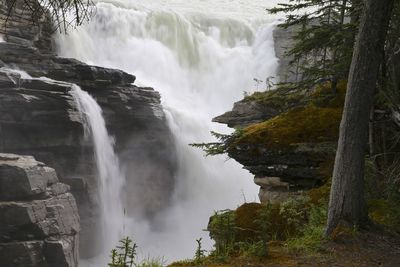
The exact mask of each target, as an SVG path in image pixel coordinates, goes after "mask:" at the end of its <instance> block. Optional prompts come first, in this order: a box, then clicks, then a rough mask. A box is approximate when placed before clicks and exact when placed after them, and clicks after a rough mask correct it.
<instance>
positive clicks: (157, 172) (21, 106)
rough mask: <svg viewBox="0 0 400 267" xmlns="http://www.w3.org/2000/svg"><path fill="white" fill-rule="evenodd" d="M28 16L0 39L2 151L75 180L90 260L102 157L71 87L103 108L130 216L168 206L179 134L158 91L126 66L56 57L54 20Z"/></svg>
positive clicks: (1, 0) (0, 11) (14, 21)
mask: <svg viewBox="0 0 400 267" xmlns="http://www.w3.org/2000/svg"><path fill="white" fill-rule="evenodd" d="M20 2H23V1H17V7H19V5H21V3H20ZM20 7H21V8H22V6H20ZM16 12H17V13H18V9H17V11H16ZM5 14H7V2H6V1H5V0H0V22H1V23H0V24H2V23H4V15H5ZM21 16H22V18H21ZM28 18H29V12H25V13H18V16H12V17H11V18H10V19H9V23H8V28H7V32H6V34H5V35H4V39H5V41H6V42H0V152H7V153H17V154H25V155H27V154H28V155H33V156H35V158H36V159H38V160H40V161H41V162H44V163H46V164H47V165H49V166H51V167H53V168H55V169H56V171H57V173H58V175H59V178H60V180H61V181H62V182H64V183H67V184H69V185H71V190H72V193H73V194H74V196H75V197H76V199H77V202H78V208H79V212H80V215H81V222H82V235H81V246H82V254H83V256H84V257H86V256H88V257H89V256H92V252H93V248H94V247H95V245H93V244H95V243H96V242H95V241H94V240H93V238H95V236H96V234H95V232H94V231H95V230H96V224H97V221H98V220H97V219H98V217H97V215H98V214H97V213H98V212H97V209H96V203H98V199H97V193H96V190H97V189H96V185H97V183H96V169H95V159H94V154H93V144H92V143H91V140H90V136H85V134H84V123H83V122H82V119H81V117H80V116H79V114H78V111H77V107H76V103H75V102H74V100H73V98H72V96H71V95H70V90H71V84H72V83H74V84H77V85H79V86H80V87H81V88H82V89H83V90H86V91H87V92H89V93H90V94H91V95H92V96H93V97H94V98H95V99H96V101H97V102H98V103H99V105H100V106H101V108H102V110H103V116H104V117H105V121H106V124H107V125H106V126H107V129H108V131H109V133H110V134H111V135H112V136H113V137H114V138H115V149H116V152H117V154H118V155H119V157H120V163H121V165H122V166H121V167H122V169H124V170H125V171H126V176H127V185H126V187H125V189H126V192H124V193H125V195H126V199H127V202H129V203H130V205H127V207H126V210H127V212H128V213H135V214H136V215H137V216H146V217H152V216H154V215H155V214H156V213H157V212H158V211H159V210H160V209H163V208H164V207H165V206H167V205H168V203H169V200H170V197H171V195H172V191H173V187H174V183H175V181H174V174H175V169H176V156H175V146H174V143H173V138H172V134H171V132H170V130H169V128H168V125H167V121H166V118H165V114H164V112H163V109H162V107H161V104H160V95H159V94H158V92H156V91H155V90H153V89H152V88H142V87H137V86H135V85H133V84H132V83H133V82H134V81H135V76H133V75H130V74H127V73H125V72H123V71H120V70H115V69H107V68H101V67H95V66H89V65H86V64H84V63H82V62H79V61H77V60H74V59H66V58H60V57H57V55H56V54H55V53H54V51H53V50H52V47H51V32H52V31H51V28H50V25H51V24H49V18H46V17H44V18H43V19H42V20H43V22H46V23H44V24H41V25H40V26H32V25H31V24H30V23H28V21H29V20H28ZM39 77H46V78H39ZM134 203H140V205H134Z"/></svg>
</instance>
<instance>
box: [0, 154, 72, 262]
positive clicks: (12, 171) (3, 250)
mask: <svg viewBox="0 0 400 267" xmlns="http://www.w3.org/2000/svg"><path fill="white" fill-rule="evenodd" d="M69 189H70V187H69V186H68V185H66V184H63V183H60V182H59V181H58V178H57V175H56V172H55V170H54V169H52V168H49V167H47V166H46V165H44V164H43V163H41V162H38V161H36V160H35V159H34V158H33V157H30V156H18V155H14V154H3V153H0V226H1V227H0V259H1V266H7V267H28V266H38V267H75V266H78V257H79V253H78V241H79V239H78V233H79V230H80V227H79V215H78V209H77V206H76V203H75V199H74V197H73V196H72V194H71V193H70V192H69Z"/></svg>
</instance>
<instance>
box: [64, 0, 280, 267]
mask: <svg viewBox="0 0 400 267" xmlns="http://www.w3.org/2000/svg"><path fill="white" fill-rule="evenodd" d="M277 2H281V1H277V0H140V1H139V0H131V1H128V0H124V1H122V0H121V1H100V2H98V3H97V8H96V12H95V16H94V18H93V19H92V21H91V22H90V23H88V24H87V25H84V26H82V27H80V28H78V29H77V30H76V31H72V32H71V33H69V34H68V35H66V36H59V38H58V40H57V44H58V49H59V54H60V55H61V56H66V57H73V58H77V59H79V60H82V61H84V62H86V63H89V64H95V65H100V66H105V67H113V68H118V69H122V70H125V71H127V72H129V73H132V74H134V75H136V77H137V82H136V83H137V84H139V85H146V86H151V87H154V88H155V89H156V90H157V91H159V92H160V93H161V96H162V104H163V107H164V110H165V112H166V114H167V117H168V122H169V125H170V128H171V130H172V132H173V133H174V138H175V140H176V146H177V151H178V157H179V171H178V175H177V181H178V182H177V185H176V188H175V195H174V196H173V204H172V205H171V207H170V208H169V209H168V210H165V211H161V212H162V214H163V216H162V221H163V222H162V223H163V224H164V225H163V227H161V228H159V229H154V228H152V227H151V226H150V224H149V223H148V222H146V221H143V220H137V219H136V218H125V219H126V222H125V223H124V224H125V227H124V228H125V230H124V233H123V234H125V235H131V236H133V238H134V240H135V241H136V243H137V244H138V245H139V248H140V249H139V253H140V254H141V256H142V257H147V256H151V257H164V259H165V260H166V261H168V262H169V261H171V260H175V259H183V258H192V257H193V255H194V251H195V248H196V242H195V240H196V239H198V238H199V237H202V238H203V245H204V247H205V248H206V249H211V248H212V242H211V240H210V239H209V238H208V234H207V233H206V232H204V231H202V229H204V228H206V226H207V222H208V218H209V216H210V215H212V214H213V212H214V211H215V210H218V209H226V208H234V207H237V206H238V205H240V204H241V203H243V202H244V201H258V197H257V193H258V187H257V186H256V185H255V184H254V183H253V180H252V175H251V174H249V173H248V172H247V171H245V170H243V169H242V168H241V166H240V165H239V164H238V163H236V162H235V161H233V160H227V158H226V156H218V157H208V158H205V157H204V155H203V153H202V151H200V150H198V149H196V148H192V147H190V146H188V144H189V143H195V142H205V141H212V140H213V138H212V137H211V136H210V133H209V132H210V131H211V130H214V131H217V132H225V133H226V132H229V131H230V130H229V129H228V128H226V127H225V126H224V125H218V124H215V123H212V122H211V119H212V118H213V117H215V116H217V115H220V114H222V113H224V112H226V111H228V110H230V109H231V108H232V105H233V103H234V102H235V101H237V100H239V99H241V98H242V97H243V95H244V92H245V91H246V92H252V91H254V90H255V89H256V85H255V82H254V80H253V79H254V78H257V79H260V80H265V79H266V78H267V77H269V76H274V74H275V71H276V67H277V59H276V58H275V54H274V45H273V39H272V30H273V28H274V26H275V25H276V19H277V18H276V17H273V16H271V15H269V14H267V12H266V11H265V9H266V8H268V7H272V6H274V5H275V4H276V3H277ZM261 87H263V85H260V88H259V89H263V88H261ZM93 105H94V104H93ZM111 151H112V150H111ZM116 164H117V163H116ZM99 167H101V166H99ZM115 172H116V173H119V171H117V170H115ZM130 204H131V205H139V204H137V203H130ZM125 219H124V220H125ZM115 232H116V233H118V231H115ZM115 238H119V237H115V236H114V237H112V238H111V239H109V240H110V241H111V240H114V239H115ZM113 245H115V244H109V246H113ZM108 254H109V251H104V255H108ZM102 261H104V259H103V260H102ZM86 265H90V264H89V263H87V262H85V263H84V265H83V266H86ZM94 265H95V266H97V267H98V266H100V265H104V266H105V265H106V263H105V262H101V264H99V263H98V262H97V263H95V264H94Z"/></svg>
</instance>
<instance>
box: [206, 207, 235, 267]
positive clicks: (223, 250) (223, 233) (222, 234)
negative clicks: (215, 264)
mask: <svg viewBox="0 0 400 267" xmlns="http://www.w3.org/2000/svg"><path fill="white" fill-rule="evenodd" d="M208 231H209V232H210V237H211V238H212V239H213V240H214V241H215V244H214V247H215V250H214V251H213V252H212V253H211V254H212V256H213V257H215V258H217V259H219V260H220V261H226V259H227V258H228V257H229V255H230V254H231V253H232V252H233V250H234V243H235V233H236V224H235V213H234V212H233V211H231V210H222V211H217V212H215V214H214V215H213V216H212V217H211V218H210V222H209V225H208Z"/></svg>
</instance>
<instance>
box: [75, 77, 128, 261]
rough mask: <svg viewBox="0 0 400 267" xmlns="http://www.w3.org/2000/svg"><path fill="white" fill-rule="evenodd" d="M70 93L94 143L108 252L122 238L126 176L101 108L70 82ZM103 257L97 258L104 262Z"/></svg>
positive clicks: (105, 249)
mask: <svg viewBox="0 0 400 267" xmlns="http://www.w3.org/2000/svg"><path fill="white" fill-rule="evenodd" d="M71 95H72V96H73V98H74V100H75V103H76V105H77V108H78V111H79V113H80V116H81V119H82V120H83V122H84V129H85V136H86V137H90V138H91V140H92V142H93V147H94V154H95V161H96V167H97V175H98V177H97V179H96V181H97V186H98V192H99V194H98V195H99V202H100V205H99V206H100V221H101V225H100V228H101V233H100V235H101V238H100V240H101V247H102V249H103V251H105V252H106V253H105V255H103V256H104V257H105V256H107V255H108V252H109V251H110V250H111V248H112V247H113V246H114V245H115V244H117V242H118V240H119V239H120V238H121V237H122V234H123V233H122V229H123V220H124V211H123V205H122V199H121V191H122V187H123V185H124V183H125V177H124V175H123V174H122V173H121V171H120V164H119V160H118V157H117V155H116V154H115V152H114V140H113V138H112V137H111V136H110V135H109V134H108V132H107V128H106V123H105V121H104V118H103V115H102V110H101V108H100V106H99V104H97V102H96V100H95V99H94V98H93V97H92V96H91V95H89V94H88V93H87V92H85V91H83V90H82V89H81V88H80V87H79V86H77V85H74V84H73V85H72V90H71ZM105 260H106V259H101V260H100V261H101V262H102V263H103V265H105Z"/></svg>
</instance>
